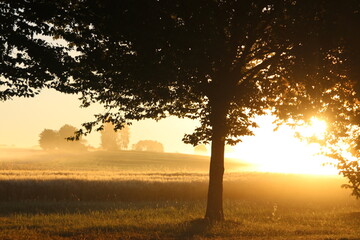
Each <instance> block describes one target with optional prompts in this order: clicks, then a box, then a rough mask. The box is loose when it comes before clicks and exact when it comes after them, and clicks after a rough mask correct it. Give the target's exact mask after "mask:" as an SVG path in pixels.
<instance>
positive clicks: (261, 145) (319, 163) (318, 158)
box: [228, 115, 337, 175]
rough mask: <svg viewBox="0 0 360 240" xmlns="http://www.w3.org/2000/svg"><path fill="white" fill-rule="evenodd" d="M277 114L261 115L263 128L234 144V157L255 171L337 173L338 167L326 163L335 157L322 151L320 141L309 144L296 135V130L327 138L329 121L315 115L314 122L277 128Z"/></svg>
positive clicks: (310, 135)
mask: <svg viewBox="0 0 360 240" xmlns="http://www.w3.org/2000/svg"><path fill="white" fill-rule="evenodd" d="M274 120H275V117H274V116H271V115H267V116H260V117H258V119H257V122H258V124H259V128H257V129H255V130H254V134H255V136H252V137H246V138H244V139H243V142H242V143H240V144H238V145H236V146H235V147H234V151H233V153H231V155H230V156H228V157H234V158H238V159H241V160H244V161H246V162H249V163H251V164H252V165H253V166H254V169H253V170H254V171H261V172H279V173H299V174H321V175H324V174H337V171H336V169H335V168H334V167H332V166H328V165H325V166H324V163H327V162H331V159H329V158H327V157H325V156H323V155H321V154H320V151H321V148H320V145H319V144H317V143H308V142H307V141H305V140H303V141H302V140H301V139H299V138H297V137H295V132H298V133H300V135H301V136H304V137H316V138H317V139H323V138H324V135H325V133H326V129H327V124H326V122H325V121H323V120H320V119H317V118H312V119H311V121H310V124H308V125H303V126H300V127H297V128H296V129H294V128H291V127H290V126H286V125H284V126H280V127H279V128H278V130H277V131H273V129H274V128H275V125H274V124H273V122H274Z"/></svg>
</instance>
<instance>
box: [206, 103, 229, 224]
mask: <svg viewBox="0 0 360 240" xmlns="http://www.w3.org/2000/svg"><path fill="white" fill-rule="evenodd" d="M224 110H225V108H223V109H221V110H220V111H219V112H218V114H219V115H217V117H215V118H214V119H213V122H212V127H213V131H212V134H213V135H212V142H211V159H210V173H209V190H208V199H207V207H206V214H205V219H207V220H209V222H210V223H212V222H218V221H222V220H224V213H223V176H224V150H225V129H226V128H225V126H226V111H224Z"/></svg>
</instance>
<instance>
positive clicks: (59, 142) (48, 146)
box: [39, 124, 86, 151]
mask: <svg viewBox="0 0 360 240" xmlns="http://www.w3.org/2000/svg"><path fill="white" fill-rule="evenodd" d="M77 130H78V129H77V128H75V127H73V126H71V125H68V124H65V125H64V126H62V127H61V128H60V129H59V131H56V130H52V129H45V130H44V131H42V132H41V133H40V139H39V144H40V147H41V148H42V149H44V150H55V149H56V150H66V151H82V150H86V146H85V144H84V142H85V141H84V140H83V139H82V138H81V137H80V139H79V141H69V140H68V139H67V138H71V137H72V136H74V134H75V132H76V131H77Z"/></svg>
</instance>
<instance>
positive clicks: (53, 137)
mask: <svg viewBox="0 0 360 240" xmlns="http://www.w3.org/2000/svg"><path fill="white" fill-rule="evenodd" d="M76 131H78V129H77V128H75V127H74V126H71V125H69V124H65V125H64V126H62V127H61V128H60V129H59V130H53V129H44V130H43V131H42V132H41V133H40V135H39V145H40V147H41V148H42V149H44V150H47V151H49V150H60V151H86V150H87V149H89V148H92V147H91V146H88V145H86V141H85V140H84V139H83V138H82V137H80V139H79V140H77V141H72V140H70V139H69V138H71V137H72V136H73V135H74V134H75V133H76ZM100 134H101V135H100V140H101V142H100V149H101V150H105V151H117V150H129V143H130V128H129V126H125V127H124V128H122V129H121V130H118V131H115V130H114V125H113V124H111V123H106V124H104V128H103V130H102V131H100ZM131 149H132V150H135V151H148V152H164V146H163V144H162V143H160V142H158V141H154V140H140V141H138V142H137V143H135V144H133V145H132V147H131Z"/></svg>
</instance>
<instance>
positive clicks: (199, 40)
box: [0, 0, 356, 221]
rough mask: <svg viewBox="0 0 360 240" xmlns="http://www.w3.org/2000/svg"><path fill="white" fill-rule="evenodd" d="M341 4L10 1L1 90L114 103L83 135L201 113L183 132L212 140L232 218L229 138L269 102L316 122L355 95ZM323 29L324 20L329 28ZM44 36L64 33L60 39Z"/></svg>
mask: <svg viewBox="0 0 360 240" xmlns="http://www.w3.org/2000/svg"><path fill="white" fill-rule="evenodd" d="M326 2H330V3H331V4H330V5H331V6H330V7H329V6H328V5H327V4H326ZM349 2H351V3H352V4H355V5H356V1H349ZM334 6H335V5H334V1H323V0H318V1H314V2H313V1H293V0H285V1H284V0H282V1H280V0H273V1H265V0H264V1H263V0H257V1H255V0H253V1H251V0H245V1H236V0H232V1H230V0H229V1H226V0H222V1H221V0H210V1H209V0H197V1H186V0H185V1H163V0H160V1H158V0H149V1H130V0H122V1H111V0H105V1H104V0H101V1H100V0H82V1H76V0H62V1H56V2H54V3H50V2H47V1H41V0H38V1H36V0H33V1H31V2H28V1H20V3H18V2H16V3H13V2H11V1H3V2H1V5H0V7H1V12H0V13H1V17H2V18H3V19H7V21H8V24H7V25H6V24H1V27H2V29H1V31H2V32H4V33H5V35H4V36H3V35H2V36H1V38H0V39H1V47H3V49H4V50H6V51H3V53H2V59H1V64H3V65H4V66H5V67H6V68H2V69H5V70H1V71H2V72H0V74H1V75H2V76H3V77H4V78H3V79H5V80H1V81H2V82H1V85H2V86H5V89H4V90H3V89H0V90H1V95H0V97H2V99H7V98H8V97H11V96H13V95H25V96H26V95H29V94H28V93H29V92H30V93H31V94H32V92H33V89H35V90H36V89H38V88H41V87H47V86H49V87H54V88H56V89H58V90H60V91H63V92H70V93H80V94H81V99H82V101H83V106H88V105H90V104H92V103H94V102H99V103H101V104H103V105H104V107H105V108H107V109H108V110H109V111H107V112H106V114H99V115H97V118H96V120H95V121H93V122H89V123H86V124H84V130H81V131H79V132H78V133H79V134H83V133H86V132H89V131H91V129H92V128H93V127H94V126H96V124H98V123H100V125H101V124H102V123H104V122H106V121H110V122H112V123H113V124H115V128H122V127H123V126H124V125H125V123H126V122H128V121H131V120H140V119H145V118H153V119H156V120H158V119H161V118H165V117H167V116H170V115H174V116H178V117H187V118H191V119H198V120H199V121H200V123H201V125H200V126H199V127H198V128H197V129H196V130H195V132H194V133H192V134H188V135H186V136H185V137H184V141H185V142H187V143H191V144H193V145H197V144H202V143H209V142H211V159H210V175H209V176H210V182H209V191H208V203H207V209H206V215H205V217H206V218H207V219H209V220H210V221H218V220H222V219H223V217H224V216H223V209H222V190H223V184H222V181H223V174H224V146H225V143H228V144H235V143H237V142H238V141H240V140H241V137H242V136H244V135H251V134H252V132H251V131H250V129H249V127H251V126H256V123H255V122H254V116H256V115H260V114H263V113H264V112H265V111H266V110H271V111H273V112H274V113H275V114H277V115H278V116H279V117H280V118H281V119H288V118H290V117H293V118H294V119H295V120H298V119H305V120H306V119H308V116H310V115H313V114H316V113H321V110H319V109H323V108H324V104H323V102H324V101H325V102H326V101H329V102H334V104H332V105H331V104H330V105H331V106H332V107H331V108H329V109H331V110H334V112H335V106H339V105H337V104H339V101H337V99H338V97H334V96H341V97H342V96H343V95H344V93H346V94H347V95H346V94H345V95H346V96H345V97H349V96H350V95H351V94H349V93H348V92H347V91H346V90H347V88H344V91H342V89H343V88H342V87H338V85H337V84H339V83H340V84H342V86H346V87H347V86H348V85H347V84H346V83H348V81H344V80H343V79H341V76H343V68H340V69H337V66H338V65H341V63H343V62H341V61H340V59H338V58H337V56H338V55H342V56H343V53H344V52H343V51H342V50H341V49H337V47H339V46H343V45H344V44H343V43H342V42H341V44H340V45H337V44H325V43H326V41H324V39H321V37H326V36H327V35H326V34H327V33H328V31H329V29H332V27H331V24H333V23H334V21H333V19H332V17H333V16H335V15H331V14H332V13H334V12H336V11H335V8H334ZM346 6H350V4H346ZM352 7H353V6H350V8H349V9H343V10H344V11H343V12H342V13H347V10H352V9H353V8H352ZM328 13H329V15H328ZM338 16H339V15H338ZM329 17H330V18H329ZM347 21H348V20H346V19H345V20H344V23H348V22H347ZM323 23H326V24H325V25H324V24H323ZM340 23H341V21H335V25H336V26H337V27H338V26H340ZM6 26H10V27H6ZM318 27H320V29H318V30H323V29H322V28H326V29H325V30H324V31H319V32H320V33H324V34H323V35H319V34H318V32H317V29H316V28H318ZM336 29H338V28H336ZM339 29H340V28H339ZM18 35H19V36H20V38H16V36H18ZM38 35H42V37H38ZM44 36H51V37H53V38H57V39H59V38H60V39H64V40H65V41H64V43H63V44H59V45H56V46H55V45H54V44H53V43H51V41H47V40H44V39H46V38H45V37H44ZM14 39H15V40H14ZM334 40H335V41H337V39H334ZM336 43H339V42H338V41H337V42H336ZM33 49H35V50H36V51H35V50H33ZM46 51H48V52H49V55H44V54H46ZM18 53H20V55H19V54H18ZM40 53H42V54H40ZM348 59H350V58H348ZM49 60H51V62H49ZM317 60H319V61H318V62H317ZM334 61H335V62H336V64H334V63H333V62H334ZM334 68H336V69H334ZM335 70H336V71H335ZM347 75H349V74H347ZM33 76H34V78H32V77H33ZM317 76H322V78H318V79H319V80H317V78H316V77H317ZM329 77H330V78H329ZM314 79H316V81H314ZM345 82H346V83H345ZM349 87H350V88H351V87H352V86H349ZM23 89H25V90H23ZM321 93H326V94H321ZM337 93H338V94H337ZM31 94H30V95H31ZM339 94H340V95H339ZM350 98H351V97H350ZM341 99H342V100H341V101H342V103H343V104H345V102H344V101H345V98H341ZM321 101H323V102H321ZM341 101H340V102H341ZM351 104H354V102H351ZM298 106H304V108H300V107H298ZM341 106H343V105H341ZM341 109H342V110H343V111H346V110H347V108H346V107H342V108H341ZM342 110H341V111H342ZM328 112H331V111H328ZM101 128H102V127H101V126H100V127H99V128H98V129H101Z"/></svg>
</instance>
